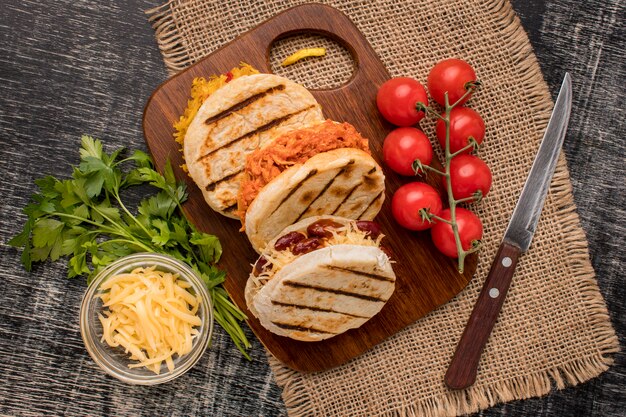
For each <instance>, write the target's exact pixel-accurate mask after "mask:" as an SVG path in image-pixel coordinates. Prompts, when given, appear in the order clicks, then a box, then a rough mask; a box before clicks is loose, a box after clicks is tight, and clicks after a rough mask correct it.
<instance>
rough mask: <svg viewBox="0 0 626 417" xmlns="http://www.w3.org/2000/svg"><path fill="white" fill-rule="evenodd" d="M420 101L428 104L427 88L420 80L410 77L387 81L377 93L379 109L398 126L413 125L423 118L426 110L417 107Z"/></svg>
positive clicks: (388, 119) (389, 120)
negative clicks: (418, 109) (419, 109)
mask: <svg viewBox="0 0 626 417" xmlns="http://www.w3.org/2000/svg"><path fill="white" fill-rule="evenodd" d="M419 102H421V103H424V105H426V106H428V96H427V95H426V90H425V89H424V86H423V85H422V84H420V82H419V81H417V80H414V79H413V78H408V77H397V78H392V79H390V80H388V81H386V82H385V83H384V84H383V85H382V86H381V87H380V89H379V90H378V94H377V95H376V105H377V106H378V110H379V111H380V113H381V114H382V115H383V117H384V118H385V119H386V120H387V121H388V122H390V123H393V124H394V125H396V126H411V125H414V124H416V123H417V122H419V121H420V120H422V118H423V117H424V112H423V111H417V109H416V108H415V105H416V104H417V103H419Z"/></svg>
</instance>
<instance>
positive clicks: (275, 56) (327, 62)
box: [269, 33, 357, 90]
mask: <svg viewBox="0 0 626 417" xmlns="http://www.w3.org/2000/svg"><path fill="white" fill-rule="evenodd" d="M304 48H326V55H324V56H321V57H309V58H305V59H302V60H300V61H298V62H296V63H295V64H292V65H288V66H286V67H283V66H281V63H282V62H283V61H284V60H285V58H287V57H288V56H289V55H291V54H293V53H294V52H296V51H298V50H300V49H304ZM269 67H270V69H271V71H272V72H273V73H274V74H276V75H280V76H283V77H287V78H289V79H290V80H293V81H295V82H297V83H300V84H302V85H304V86H305V87H306V88H308V89H312V90H331V89H335V88H339V87H341V86H342V85H345V84H347V83H348V81H350V80H351V79H352V77H353V76H354V72H355V71H356V67H357V65H356V61H355V58H354V57H353V56H352V54H351V53H350V51H349V50H348V49H347V48H345V47H344V46H343V45H342V44H341V43H340V42H339V41H335V40H334V39H331V38H330V37H327V36H324V35H321V34H312V33H296V34H291V35H287V36H286V37H281V38H279V39H276V40H275V41H274V42H272V44H271V45H270V46H269ZM310 74H315V80H313V77H311V76H310Z"/></svg>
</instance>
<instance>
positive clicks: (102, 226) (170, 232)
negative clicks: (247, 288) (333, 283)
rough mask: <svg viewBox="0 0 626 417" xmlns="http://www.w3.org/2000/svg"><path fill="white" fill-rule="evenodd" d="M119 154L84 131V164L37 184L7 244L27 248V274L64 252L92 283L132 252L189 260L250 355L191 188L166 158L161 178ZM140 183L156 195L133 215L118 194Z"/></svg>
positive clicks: (145, 161) (138, 157)
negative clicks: (192, 212)
mask: <svg viewBox="0 0 626 417" xmlns="http://www.w3.org/2000/svg"><path fill="white" fill-rule="evenodd" d="M122 153H123V149H117V150H116V151H114V152H112V153H111V154H107V153H106V152H105V151H104V150H103V146H102V142H101V141H99V140H97V139H94V138H92V137H90V136H86V135H85V136H83V137H82V138H81V148H80V159H81V161H80V163H79V165H78V166H76V167H73V169H72V177H71V178H69V179H64V180H58V179H56V178H55V177H52V176H46V177H43V178H40V179H37V180H36V181H35V184H36V185H37V186H38V188H39V193H37V194H34V195H33V196H32V198H31V200H32V201H31V203H29V204H28V205H27V206H26V207H24V209H23V212H24V214H26V216H27V220H26V222H25V223H24V227H23V229H22V231H21V232H20V233H19V234H17V235H16V236H14V237H13V238H12V239H11V240H10V241H9V244H10V245H12V246H15V247H21V248H22V249H23V250H22V255H21V261H22V264H23V265H24V268H25V269H26V270H27V271H31V269H32V264H33V262H43V261H45V260H47V259H50V260H52V261H55V260H57V259H59V258H60V257H67V258H68V272H67V275H68V277H70V278H72V277H75V276H79V275H86V276H87V281H88V282H90V281H91V280H92V279H93V278H94V276H95V275H96V274H97V273H98V271H100V270H102V268H104V267H106V266H107V265H108V264H110V263H111V262H113V261H115V260H117V259H119V258H120V257H122V256H126V255H129V254H131V253H135V252H159V253H164V254H168V255H170V256H172V257H174V258H176V259H179V260H181V261H183V262H186V263H187V264H189V265H190V266H191V268H192V269H194V270H195V271H196V272H197V273H198V274H199V275H200V276H201V277H202V279H203V280H204V282H205V284H206V285H207V288H208V289H209V293H210V294H211V297H212V301H213V308H214V313H215V314H214V315H215V319H216V321H217V322H218V323H219V324H220V325H221V326H222V327H223V328H224V329H225V330H226V331H227V332H228V333H229V335H230V336H231V338H232V340H233V342H234V343H235V345H236V346H237V348H238V349H239V350H240V351H241V352H242V353H243V354H244V356H246V357H248V355H247V353H246V349H248V348H249V347H250V343H249V341H248V340H247V338H246V336H245V334H244V332H243V330H242V328H241V321H242V320H244V319H245V318H246V316H245V315H244V313H243V312H242V311H241V310H239V309H238V308H237V307H236V306H235V305H234V304H233V303H232V301H231V300H230V299H229V297H228V294H227V293H226V291H225V290H224V289H223V288H222V287H221V284H222V283H223V282H224V279H225V277H226V274H225V272H224V271H221V270H219V269H218V268H216V267H215V263H216V262H217V261H219V259H220V256H221V254H222V246H221V244H220V242H219V239H218V238H217V237H216V236H214V235H211V234H208V233H203V232H199V231H197V230H196V229H195V227H194V226H193V225H192V224H191V223H189V221H188V220H187V219H186V218H185V217H184V216H183V214H182V210H181V204H182V203H183V202H184V201H185V200H186V198H187V191H186V188H185V184H184V183H182V182H181V183H178V182H177V181H176V177H175V176H174V170H173V169H172V166H171V164H170V163H169V162H168V163H167V164H166V166H165V167H164V169H163V175H161V174H160V173H158V172H157V171H156V170H154V168H153V166H154V165H153V162H152V160H151V158H150V156H148V155H147V154H146V153H145V152H142V151H139V150H136V151H134V152H133V153H132V154H131V155H130V156H129V157H127V158H125V159H120V156H121V155H122ZM123 166H125V167H126V168H125V169H122V167H123ZM135 185H151V186H152V187H154V188H155V189H156V191H157V192H156V193H155V194H152V195H149V196H146V197H145V198H143V199H142V200H141V201H140V202H139V205H138V207H137V208H136V211H135V213H136V214H133V212H131V211H130V210H129V209H128V207H126V205H125V204H124V203H123V201H122V196H121V191H122V190H123V189H126V188H128V187H131V186H135Z"/></svg>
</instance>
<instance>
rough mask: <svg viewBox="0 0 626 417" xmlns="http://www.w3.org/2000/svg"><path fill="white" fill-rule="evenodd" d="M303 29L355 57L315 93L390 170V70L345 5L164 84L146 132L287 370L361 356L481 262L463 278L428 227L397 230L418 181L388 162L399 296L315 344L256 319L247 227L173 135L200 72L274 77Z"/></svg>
mask: <svg viewBox="0 0 626 417" xmlns="http://www.w3.org/2000/svg"><path fill="white" fill-rule="evenodd" d="M296 33H300V34H301V33H313V34H321V35H324V36H327V37H329V38H331V39H333V40H335V41H337V42H339V43H340V44H341V45H343V46H344V47H345V48H346V49H347V50H348V51H349V52H350V53H351V55H352V57H353V59H354V61H355V63H356V65H355V67H356V68H355V72H354V74H353V77H352V78H351V79H350V80H349V81H348V83H347V84H345V85H343V86H341V87H340V88H336V89H332V90H313V91H312V93H313V95H314V96H315V98H316V99H317V101H318V102H319V103H320V104H321V106H322V109H323V111H324V114H325V116H326V117H328V118H331V119H334V120H338V121H346V122H349V123H351V124H353V125H354V126H355V127H356V128H357V130H359V131H360V132H361V134H362V135H363V136H364V137H366V138H369V140H370V148H371V150H372V153H373V156H374V158H375V159H376V160H377V161H378V163H379V164H380V165H381V166H383V167H384V164H383V163H382V144H383V140H384V138H385V136H386V134H387V133H388V132H389V131H390V130H391V129H393V126H391V125H389V124H388V123H386V122H385V121H384V120H382V118H381V117H380V115H379V113H378V111H377V109H376V103H375V97H376V92H377V90H378V88H379V87H380V86H381V84H382V83H383V82H385V81H386V80H387V79H389V78H390V76H389V73H388V72H387V70H386V69H385V67H384V66H383V64H382V62H381V61H380V60H379V58H378V56H376V53H375V52H374V50H373V49H372V47H371V46H370V44H369V43H368V42H367V41H366V40H365V38H364V36H363V35H362V34H361V33H360V32H359V30H358V29H357V28H356V26H355V25H354V24H353V23H352V21H350V19H348V17H347V16H345V15H344V14H343V13H341V12H339V11H338V10H336V9H334V8H332V7H329V6H325V5H320V4H306V5H302V6H297V7H294V8H292V9H289V10H287V11H285V12H283V13H281V14H279V15H276V16H275V17H273V18H271V19H269V20H267V21H266V22H264V23H262V24H261V25H259V26H257V27H256V28H254V29H252V30H251V31H249V32H247V33H245V34H243V35H242V36H240V37H238V38H237V39H235V40H234V41H232V42H230V43H229V44H227V45H226V46H224V47H222V48H221V49H219V50H217V51H215V52H214V53H212V54H211V55H209V56H207V57H206V58H204V59H202V60H201V61H199V62H198V63H196V64H195V65H193V66H191V67H190V68H188V69H186V70H185V71H182V72H181V73H179V74H177V75H176V76H174V77H172V78H171V79H169V80H168V81H166V82H165V83H163V84H162V85H161V86H159V88H158V89H157V90H156V91H155V92H154V93H153V94H152V96H151V97H150V99H149V101H148V104H147V105H146V108H145V111H144V118H143V128H144V135H145V138H146V142H147V144H148V148H149V150H150V152H151V153H152V156H153V158H154V161H155V163H156V166H157V169H159V170H160V171H162V169H163V167H164V165H165V162H166V160H167V159H168V158H169V159H170V160H171V162H172V165H173V166H174V171H175V174H176V176H177V178H178V179H180V180H184V181H186V182H187V184H188V188H189V200H188V201H187V202H186V203H185V205H184V211H185V215H186V216H187V218H188V219H189V220H190V221H191V222H193V223H194V224H195V225H196V226H197V227H198V229H200V230H202V231H204V232H208V233H212V234H215V235H217V236H218V237H219V239H220V241H221V242H222V245H223V247H224V254H223V255H222V259H221V260H220V263H219V266H220V267H221V268H223V269H225V270H226V272H227V279H226V282H225V283H224V286H225V288H226V290H227V291H228V293H229V294H230V296H231V297H232V298H233V300H234V302H235V303H236V304H237V305H238V306H239V307H240V308H241V309H242V310H244V311H245V312H246V314H247V315H248V317H249V320H248V324H249V325H250V327H251V328H252V330H253V331H254V333H255V334H256V335H257V337H258V338H259V340H260V341H261V342H262V343H263V345H265V347H266V348H267V349H268V350H269V351H270V352H271V353H272V354H273V355H274V356H275V357H276V358H278V359H279V360H280V361H282V362H284V363H285V364H286V365H287V366H289V367H291V368H293V369H296V370H300V371H319V370H323V369H327V368H331V367H333V366H337V365H339V364H342V363H344V362H346V361H348V360H350V359H352V358H354V357H355V356H357V355H359V354H361V353H363V352H364V351H366V350H368V349H369V348H371V347H372V346H374V345H376V344H377V343H379V342H381V341H382V340H384V339H385V338H387V337H389V336H391V335H392V334H394V333H396V332H397V331H399V330H400V329H402V328H403V327H405V326H407V325H408V324H410V323H412V322H414V321H415V320H417V319H419V318H420V317H422V316H424V315H426V314H427V313H428V312H430V311H432V310H433V309H435V308H437V307H438V306H440V305H441V304H443V303H445V302H447V301H448V300H450V299H451V298H452V297H454V296H455V295H456V294H457V293H459V292H460V291H461V290H462V289H463V288H464V287H465V286H466V285H467V283H468V282H469V281H470V280H471V278H472V275H473V274H474V271H475V270H476V262H477V260H476V259H477V258H476V256H471V257H470V258H469V259H467V261H466V268H465V273H464V274H459V273H458V272H457V270H456V260H453V259H449V258H446V257H445V256H443V255H441V254H440V253H439V252H438V251H437V249H436V248H435V247H434V246H433V244H432V243H431V240H430V234H429V233H428V232H421V233H415V232H410V231H407V230H405V229H403V228H401V227H399V226H398V225H397V224H396V223H395V222H394V220H393V217H392V215H391V197H392V195H393V193H394V191H395V190H396V189H397V188H398V187H399V186H401V185H402V184H405V183H407V182H410V181H412V179H411V178H403V177H400V176H398V175H396V174H394V173H393V172H392V171H391V170H388V169H386V168H385V176H386V199H385V203H384V205H383V208H382V211H381V212H380V214H379V215H378V217H377V218H376V221H377V222H379V223H380V224H381V226H382V229H383V231H384V233H385V234H386V235H387V238H386V241H387V245H388V246H389V247H390V248H391V250H392V252H393V254H394V260H395V261H396V263H395V264H394V266H393V268H394V270H395V273H396V275H397V283H396V290H395V292H394V294H393V296H392V297H391V299H390V300H389V301H388V303H387V304H386V305H385V307H384V308H383V309H382V311H381V312H380V313H379V314H378V315H376V316H374V317H373V318H372V319H371V320H369V321H368V322H367V323H365V324H364V325H363V326H361V327H360V328H359V329H355V330H350V331H348V332H346V333H344V334H341V335H339V336H336V337H334V338H331V339H328V340H325V341H321V342H314V343H307V342H299V341H296V340H292V339H289V338H285V337H282V336H276V335H274V334H273V333H270V332H269V331H267V330H265V328H263V327H262V326H261V324H260V323H259V321H258V320H256V319H255V318H254V316H252V314H251V313H250V312H249V310H248V309H247V306H246V303H245V300H244V288H245V285H246V280H247V279H248V276H249V274H250V270H251V266H250V264H252V263H254V262H255V260H256V258H257V254H256V253H255V252H254V250H253V249H252V247H251V246H250V244H249V242H248V241H247V239H246V235H245V233H241V232H239V228H240V226H241V225H240V223H239V222H238V221H236V220H233V219H229V218H226V217H223V216H221V215H220V214H217V213H216V212H214V211H212V210H211V209H210V208H209V206H208V205H207V204H206V203H205V202H204V199H203V197H202V194H201V192H200V190H199V189H198V188H197V187H196V185H195V184H194V183H193V181H192V180H191V179H190V178H189V177H188V176H187V175H186V174H185V173H184V172H183V171H182V170H181V169H180V168H179V166H180V165H181V164H182V163H183V160H182V156H181V153H180V152H179V146H178V144H177V143H176V142H174V140H173V137H172V134H173V132H174V130H173V128H172V125H173V123H174V122H175V121H176V120H178V118H179V116H180V115H181V114H182V113H183V110H184V109H185V106H186V104H187V100H188V97H189V92H190V87H191V83H192V80H193V79H194V78H195V77H208V76H210V75H212V74H221V73H224V72H226V71H228V70H230V69H231V68H233V67H235V66H237V65H238V64H239V63H240V62H241V61H245V62H247V63H249V64H251V65H252V66H253V67H255V68H257V69H258V70H259V71H261V72H267V73H269V72H271V71H270V65H269V51H270V48H271V45H272V43H273V42H274V41H276V40H277V39H280V38H284V37H287V36H290V35H294V34H296ZM321 59H323V58H321ZM296 65H297V64H296ZM432 177H434V176H432ZM431 181H433V184H432V185H434V186H436V187H439V181H436V179H435V178H432V179H431Z"/></svg>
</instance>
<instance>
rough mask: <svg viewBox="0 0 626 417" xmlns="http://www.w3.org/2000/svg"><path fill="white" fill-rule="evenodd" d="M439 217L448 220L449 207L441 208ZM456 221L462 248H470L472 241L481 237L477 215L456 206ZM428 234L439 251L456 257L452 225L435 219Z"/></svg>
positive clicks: (480, 227)
mask: <svg viewBox="0 0 626 417" xmlns="http://www.w3.org/2000/svg"><path fill="white" fill-rule="evenodd" d="M439 217H441V218H443V219H446V220H450V209H445V210H443V211H442V212H441V214H440V215H439ZM456 223H457V225H458V227H459V237H460V238H461V247H462V248H463V250H468V249H470V248H471V246H472V242H473V241H475V240H480V238H482V236H483V225H482V223H481V222H480V219H479V218H478V216H476V215H475V214H474V213H472V212H471V211H469V210H466V209H464V208H461V207H457V208H456ZM430 235H431V237H432V239H433V243H434V244H435V247H436V248H437V249H439V252H441V253H443V254H444V255H446V256H449V257H450V258H458V256H459V255H458V252H457V250H456V243H455V240H454V232H453V231H452V226H450V225H449V224H448V223H444V222H442V221H435V223H434V225H433V228H432V229H431V230H430Z"/></svg>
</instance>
